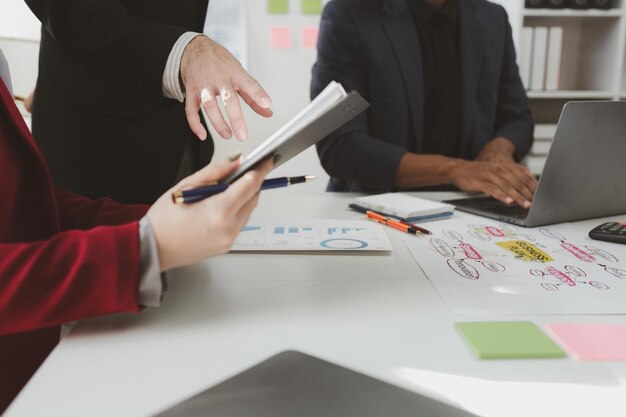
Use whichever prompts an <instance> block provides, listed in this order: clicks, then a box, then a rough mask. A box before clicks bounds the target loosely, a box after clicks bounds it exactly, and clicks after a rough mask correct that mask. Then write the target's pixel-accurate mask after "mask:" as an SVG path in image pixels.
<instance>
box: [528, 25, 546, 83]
mask: <svg viewBox="0 0 626 417" xmlns="http://www.w3.org/2000/svg"><path fill="white" fill-rule="evenodd" d="M547 53H548V28H547V27H544V26H537V27H535V30H534V36H533V58H532V74H531V77H530V89H531V90H532V91H543V89H544V87H545V80H546V59H547Z"/></svg>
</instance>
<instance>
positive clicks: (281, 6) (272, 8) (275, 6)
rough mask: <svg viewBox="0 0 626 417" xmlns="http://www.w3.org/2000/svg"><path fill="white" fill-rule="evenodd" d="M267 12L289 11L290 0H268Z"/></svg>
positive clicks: (284, 12)
mask: <svg viewBox="0 0 626 417" xmlns="http://www.w3.org/2000/svg"><path fill="white" fill-rule="evenodd" d="M267 12H268V13H271V14H287V13H289V0H267Z"/></svg>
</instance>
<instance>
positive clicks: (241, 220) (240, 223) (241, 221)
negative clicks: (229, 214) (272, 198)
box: [235, 192, 261, 230]
mask: <svg viewBox="0 0 626 417" xmlns="http://www.w3.org/2000/svg"><path fill="white" fill-rule="evenodd" d="M260 195H261V193H260V192H257V193H256V194H255V195H254V196H252V198H251V199H250V200H248V201H247V202H246V203H245V204H244V205H243V206H242V207H241V208H240V209H239V211H238V212H237V214H236V216H235V219H236V220H235V221H236V227H237V230H241V229H243V227H244V226H245V225H246V223H247V222H248V219H249V218H250V216H251V215H252V212H253V211H254V209H255V208H256V206H257V204H258V203H259V197H260Z"/></svg>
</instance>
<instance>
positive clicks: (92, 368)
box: [6, 187, 626, 417]
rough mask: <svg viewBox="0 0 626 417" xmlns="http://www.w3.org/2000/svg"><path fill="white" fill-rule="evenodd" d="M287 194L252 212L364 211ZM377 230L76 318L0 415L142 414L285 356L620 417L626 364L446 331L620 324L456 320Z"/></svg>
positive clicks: (222, 267)
mask: <svg viewBox="0 0 626 417" xmlns="http://www.w3.org/2000/svg"><path fill="white" fill-rule="evenodd" d="M296 190H297V187H294V188H293V189H291V190H289V191H270V192H264V193H263V195H262V198H261V202H260V204H259V207H258V209H257V212H256V215H259V216H263V217H267V216H275V217H277V218H335V219H361V218H362V217H363V216H362V215H359V214H357V213H354V212H352V211H350V210H348V209H347V204H348V202H349V201H350V200H351V199H352V198H353V195H350V194H323V193H319V194H299V193H297V192H295V191H296ZM426 196H428V197H433V198H436V197H442V194H441V193H430V194H426ZM450 196H453V195H450ZM599 222H600V220H592V221H586V222H581V226H580V227H582V228H584V230H588V229H590V228H592V226H595V225H597V224H599ZM387 234H388V236H389V238H390V240H391V242H392V244H393V247H394V251H393V252H392V254H391V255H387V256H382V255H365V254H356V255H347V254H338V253H333V254H283V255H269V254H229V255H225V256H222V257H218V258H214V259H211V260H208V261H206V262H203V263H201V264H198V265H195V266H193V267H189V268H185V269H181V270H177V271H173V272H170V274H169V284H170V288H169V291H168V292H167V294H166V298H165V301H164V304H163V306H162V307H161V308H158V309H148V310H145V311H144V312H142V313H141V314H125V315H117V316H109V317H104V318H99V319H94V320H87V321H84V322H81V323H79V324H78V325H77V326H76V327H75V329H74V330H73V331H72V332H71V333H70V334H69V335H68V336H67V337H65V338H64V339H63V340H62V342H61V343H60V344H59V346H58V347H57V348H56V349H55V350H54V351H53V352H52V354H51V355H50V356H49V358H48V359H47V360H46V362H45V363H44V364H43V366H42V367H41V368H40V370H39V371H38V372H37V374H36V375H35V376H34V377H33V379H32V380H31V381H30V383H29V384H28V385H27V386H26V388H25V389H24V390H23V391H22V393H21V394H20V396H19V397H18V398H17V399H16V401H15V402H14V403H13V405H12V406H11V408H10V409H9V410H8V411H7V413H6V416H7V417H18V416H44V415H50V416H52V415H54V416H57V415H59V416H60V415H63V416H80V417H84V416H106V417H110V416H146V415H152V414H154V413H157V412H159V411H162V410H164V409H167V408H168V407H170V406H172V405H174V404H176V403H178V402H180V401H182V400H184V399H186V398H187V397H190V396H192V395H194V394H196V393H198V392H200V391H202V390H204V389H206V388H207V387H210V386H212V385H214V384H216V383H218V382H220V381H223V380H225V379H227V378H229V377H231V376H233V375H235V374H237V373H239V372H241V371H243V370H244V369H246V368H248V367H250V366H252V365H254V364H256V363H258V362H260V361H262V360H264V359H266V358H268V357H270V356H272V355H274V354H276V353H278V352H281V351H284V350H288V349H296V350H300V351H302V352H305V353H309V354H312V355H314V356H318V357H320V358H323V359H326V360H330V361H332V362H335V363H338V364H341V365H343V366H345V367H348V368H352V369H354V370H357V371H360V372H362V373H364V374H368V375H371V376H373V377H376V378H379V379H382V380H385V381H388V382H391V383H393V384H396V385H399V386H402V387H405V388H407V389H410V390H414V391H417V392H421V393H427V394H429V395H432V396H434V397H436V398H439V399H442V400H444V401H446V402H449V403H451V404H456V405H458V406H460V407H462V408H465V409H467V410H469V411H472V412H474V413H476V414H479V415H484V416H498V417H501V416H531V415H532V416H544V415H545V416H568V417H571V416H602V417H608V416H621V417H623V416H625V415H626V362H577V361H575V360H574V359H541V360H497V361H481V360H478V359H476V358H475V357H474V356H473V355H472V353H471V352H470V350H469V349H468V347H467V346H466V345H465V344H464V343H463V341H462V340H461V338H460V337H459V335H458V334H457V333H456V331H455V330H454V327H453V324H454V323H455V322H456V321H464V320H481V319H485V320H490V321H495V320H532V321H533V322H535V323H536V324H539V325H542V324H544V323H546V322H554V321H558V322H601V323H624V324H626V316H622V315H614V316H494V315H490V316H483V317H480V316H466V315H464V316H460V315H453V314H451V313H450V312H449V310H448V309H447V307H446V305H445V304H444V303H443V301H442V300H441V299H440V298H439V296H438V295H437V293H436V292H435V290H434V288H433V286H432V285H431V284H430V282H429V281H428V279H427V278H426V277H425V276H424V274H423V273H422V271H421V269H420V268H419V267H418V265H417V264H416V262H415V261H414V260H413V258H412V257H411V255H410V253H409V252H408V250H407V249H406V247H405V245H404V244H403V243H402V239H404V238H406V237H407V235H404V234H402V233H400V232H397V231H395V230H393V229H391V228H388V229H387ZM620 249H621V248H620ZM622 250H624V251H625V252H626V247H625V248H624V249H622ZM624 302H625V303H626V300H624Z"/></svg>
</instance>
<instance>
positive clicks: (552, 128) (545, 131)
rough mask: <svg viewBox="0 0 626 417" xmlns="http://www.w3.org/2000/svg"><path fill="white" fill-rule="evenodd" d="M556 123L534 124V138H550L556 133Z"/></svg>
mask: <svg viewBox="0 0 626 417" xmlns="http://www.w3.org/2000/svg"><path fill="white" fill-rule="evenodd" d="M556 127H557V125H556V124H552V123H538V124H536V125H535V135H534V136H535V139H547V140H552V139H554V136H555V135H556Z"/></svg>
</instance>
